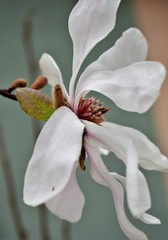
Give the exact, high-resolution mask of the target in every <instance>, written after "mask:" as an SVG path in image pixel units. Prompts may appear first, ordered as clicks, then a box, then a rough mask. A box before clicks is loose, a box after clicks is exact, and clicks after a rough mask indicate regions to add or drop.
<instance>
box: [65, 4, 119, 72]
mask: <svg viewBox="0 0 168 240" xmlns="http://www.w3.org/2000/svg"><path fill="white" fill-rule="evenodd" d="M119 3H120V0H110V1H109V0H101V1H100V0H92V1H90V0H79V1H78V3H77V4H76V5H75V7H74V8H73V10H72V12H71V14H70V16H69V32H70V35H71V38H72V41H73V49H74V58H73V71H75V70H76V69H79V67H80V66H81V64H82V62H83V60H84V58H85V57H86V56H87V54H88V53H89V52H90V51H91V49H92V48H93V47H94V46H95V45H96V44H97V43H98V42H100V41H101V40H102V39H104V38H105V37H106V36H107V35H108V34H109V32H111V31H112V30H113V28H114V26H115V21H116V13H117V9H118V6H119Z"/></svg>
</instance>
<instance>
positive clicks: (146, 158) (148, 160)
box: [103, 122, 168, 171]
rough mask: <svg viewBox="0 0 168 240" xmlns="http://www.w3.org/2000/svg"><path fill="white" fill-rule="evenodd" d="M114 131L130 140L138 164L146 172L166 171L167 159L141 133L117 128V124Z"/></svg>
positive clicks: (108, 125) (109, 125)
mask: <svg viewBox="0 0 168 240" xmlns="http://www.w3.org/2000/svg"><path fill="white" fill-rule="evenodd" d="M103 125H104V126H106V127H109V128H111V124H110V123H108V122H106V123H104V124H103ZM115 129H116V131H118V130H119V131H122V132H123V134H125V135H127V136H128V137H129V138H131V139H132V141H133V143H134V145H135V147H136V151H137V153H138V158H139V164H140V166H141V167H143V168H145V169H147V170H157V171H167V170H168V158H167V157H165V156H164V155H163V154H161V152H160V150H159V149H158V147H157V146H156V145H154V144H153V143H152V142H151V141H150V140H149V139H148V138H147V137H146V136H145V135H144V134H143V133H141V132H140V131H138V130H136V129H133V128H129V127H124V126H119V125H117V124H115Z"/></svg>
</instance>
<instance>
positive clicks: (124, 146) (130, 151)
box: [83, 121, 151, 220]
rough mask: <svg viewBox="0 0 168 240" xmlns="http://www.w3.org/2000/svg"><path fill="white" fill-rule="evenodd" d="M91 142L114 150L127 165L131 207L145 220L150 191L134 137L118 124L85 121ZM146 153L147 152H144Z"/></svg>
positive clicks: (127, 182) (127, 185) (134, 213)
mask: <svg viewBox="0 0 168 240" xmlns="http://www.w3.org/2000/svg"><path fill="white" fill-rule="evenodd" d="M83 122H84V124H85V125H86V133H87V135H88V137H91V139H92V140H90V144H91V143H92V145H93V146H97V147H104V148H106V149H108V150H110V151H111V152H113V153H114V154H115V155H116V156H117V157H118V158H119V159H121V160H122V161H123V162H124V164H125V165H126V192H127V201H128V206H129V209H130V211H131V213H132V215H133V216H134V217H135V218H138V219H140V220H143V214H144V213H145V212H146V211H147V210H148V209H149V208H150V207H151V199H150V193H149V189H148V185H147V182H146V180H145V177H144V176H143V174H142V173H141V172H140V171H139V169H138V163H139V155H138V151H137V149H136V145H135V144H134V142H133V141H132V139H131V138H130V137H129V136H127V135H126V134H124V132H123V131H122V127H121V128H120V126H119V125H117V124H112V123H103V124H102V126H99V125H96V124H94V123H91V122H89V121H83ZM144 154H145V153H144Z"/></svg>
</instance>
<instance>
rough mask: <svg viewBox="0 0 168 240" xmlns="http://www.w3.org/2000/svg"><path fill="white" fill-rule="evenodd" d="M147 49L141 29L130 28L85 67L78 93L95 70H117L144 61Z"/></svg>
mask: <svg viewBox="0 0 168 240" xmlns="http://www.w3.org/2000/svg"><path fill="white" fill-rule="evenodd" d="M147 49H148V46H147V42H146V39H145V38H144V36H143V34H142V33H141V32H140V30H138V29H137V28H129V29H128V30H127V31H125V32H124V33H123V34H122V36H121V37H120V38H119V39H118V40H117V42H116V43H115V45H114V46H113V47H112V48H110V49H109V50H108V51H106V52H104V53H103V54H102V55H101V56H100V57H99V58H98V60H96V61H95V62H93V63H92V64H90V65H89V66H88V67H87V68H86V69H85V71H84V72H83V74H82V75H81V77H80V79H79V81H78V84H77V87H76V94H78V89H80V88H81V87H80V85H82V83H83V81H85V79H87V78H88V77H89V76H90V75H91V74H93V73H94V72H100V71H116V70H118V69H120V68H123V67H126V66H128V65H130V64H133V63H135V62H140V61H143V60H145V59H146V56H147Z"/></svg>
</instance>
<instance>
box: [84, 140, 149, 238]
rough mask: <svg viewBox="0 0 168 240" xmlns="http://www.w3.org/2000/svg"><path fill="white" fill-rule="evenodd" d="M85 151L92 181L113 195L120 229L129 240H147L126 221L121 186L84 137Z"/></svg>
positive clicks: (97, 151)
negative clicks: (107, 189) (107, 188)
mask: <svg viewBox="0 0 168 240" xmlns="http://www.w3.org/2000/svg"><path fill="white" fill-rule="evenodd" d="M86 141H87V143H85V150H86V152H87V154H88V157H89V159H90V164H91V175H92V177H93V179H94V180H95V181H96V182H98V183H100V184H103V185H105V186H107V187H109V188H110V190H111V191H112V194H113V198H114V203H115V207H116V212H117V218H118V221H119V224H120V227H121V229H122V230H123V232H124V233H125V235H126V236H127V237H128V238H129V239H130V240H135V239H136V240H147V237H146V235H145V234H144V233H143V232H141V231H140V230H138V229H137V228H135V227H134V226H133V225H132V224H131V223H130V222H129V220H128V219H127V217H126V215H125V211H124V191H123V188H122V185H121V184H120V183H119V182H118V181H116V180H115V178H114V177H113V176H112V175H110V173H109V172H108V171H107V169H106V167H105V165H104V163H103V161H102V159H101V157H100V153H99V150H98V149H95V148H92V147H91V146H89V145H88V143H89V139H88V138H87V136H86Z"/></svg>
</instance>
